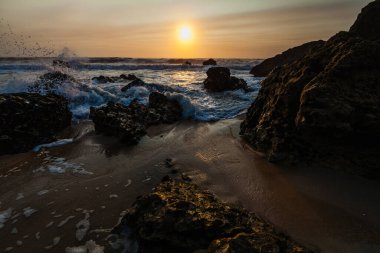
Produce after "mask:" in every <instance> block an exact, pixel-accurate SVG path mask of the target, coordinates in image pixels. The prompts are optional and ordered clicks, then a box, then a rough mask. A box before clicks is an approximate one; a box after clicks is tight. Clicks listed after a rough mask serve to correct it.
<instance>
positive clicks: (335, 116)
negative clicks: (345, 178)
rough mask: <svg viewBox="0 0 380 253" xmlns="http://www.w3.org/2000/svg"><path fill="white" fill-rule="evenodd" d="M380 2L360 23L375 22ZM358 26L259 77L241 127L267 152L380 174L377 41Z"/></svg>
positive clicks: (379, 43) (379, 56)
mask: <svg viewBox="0 0 380 253" xmlns="http://www.w3.org/2000/svg"><path fill="white" fill-rule="evenodd" d="M379 6H380V1H379V0H377V1H375V2H373V3H371V4H370V5H368V7H366V8H365V9H364V10H363V12H362V14H361V15H360V16H359V19H360V22H359V23H365V24H371V21H372V20H373V17H374V14H373V12H374V11H375V12H376V14H377V16H376V15H375V16H376V17H379V16H380V11H379V10H380V9H379ZM371 9H372V10H371ZM366 13H371V15H370V16H369V17H368V19H367V17H366ZM368 22H369V23H368ZM355 24H357V23H355ZM354 26H356V27H357V28H355V29H352V30H355V33H352V32H340V33H338V34H336V35H335V36H333V37H332V38H330V39H329V40H328V41H327V42H326V43H325V44H324V45H323V46H322V47H317V48H315V49H314V50H312V51H311V52H309V53H308V54H307V55H305V56H304V57H302V58H301V59H299V60H298V61H295V62H293V63H291V64H288V65H284V66H282V67H280V68H278V69H275V70H274V71H273V72H272V73H271V74H270V75H269V76H268V77H267V79H266V80H264V81H263V82H262V88H261V90H260V93H259V95H258V97H257V99H256V101H255V102H254V103H253V104H252V106H251V107H250V108H249V110H248V112H247V116H246V120H245V121H244V122H243V123H242V125H241V134H242V135H243V136H244V138H245V139H246V140H248V142H249V143H251V144H252V145H253V146H254V147H255V148H257V149H258V150H260V151H263V152H265V153H266V154H267V156H268V158H269V160H272V161H278V160H292V161H298V160H314V161H320V162H323V163H324V164H326V165H328V166H330V167H334V168H338V169H341V170H342V169H343V170H348V171H350V172H355V173H358V174H361V175H365V176H369V177H378V176H380V170H379V164H380V144H379V141H378V140H380V71H379V70H380V41H379V40H371V39H370V38H372V37H371V36H368V34H367V32H366V31H365V32H364V31H363V33H364V34H365V36H364V37H361V36H360V34H362V31H361V30H360V29H359V27H360V26H359V25H354ZM373 27H378V24H373ZM376 34H380V30H378V31H376Z"/></svg>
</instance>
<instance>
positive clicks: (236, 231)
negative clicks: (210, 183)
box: [113, 180, 311, 253]
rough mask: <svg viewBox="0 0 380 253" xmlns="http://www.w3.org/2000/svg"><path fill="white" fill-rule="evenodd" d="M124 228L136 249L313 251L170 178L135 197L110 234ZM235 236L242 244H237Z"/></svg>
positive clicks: (249, 215)
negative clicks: (136, 244)
mask: <svg viewBox="0 0 380 253" xmlns="http://www.w3.org/2000/svg"><path fill="white" fill-rule="evenodd" d="M125 231H129V233H130V234H129V237H130V238H129V239H132V240H136V241H137V242H138V244H139V245H138V251H137V252H138V253H148V252H149V253H164V252H165V253H167V252H169V253H170V252H173V253H174V252H183V253H191V252H195V251H198V250H199V251H200V250H204V251H202V252H210V253H217V252H226V253H227V252H239V253H251V252H284V253H286V252H292V253H296V252H297V253H302V252H311V251H309V250H307V249H306V248H304V247H302V246H300V245H299V244H297V243H295V242H294V241H292V240H291V239H289V238H288V237H287V236H285V235H283V234H281V233H277V232H276V231H275V229H274V228H273V227H272V226H271V225H270V224H268V223H267V222H265V221H263V220H261V219H259V218H258V217H256V216H255V215H254V214H252V213H249V212H248V211H246V210H244V209H242V208H238V207H233V206H229V205H227V204H225V203H222V202H221V201H219V200H218V199H216V198H215V197H214V195H213V194H211V193H210V192H208V191H205V190H202V189H200V188H199V187H197V186H196V185H194V184H189V183H183V182H177V181H172V180H166V181H165V182H162V183H161V184H159V185H158V186H157V187H156V188H155V189H154V191H153V192H152V193H150V194H148V195H145V196H143V197H140V198H138V199H137V200H136V202H135V203H134V205H133V206H132V207H131V208H130V209H128V210H127V212H126V214H125V216H124V217H123V219H122V221H121V223H120V224H119V225H118V226H117V227H116V228H115V229H114V231H113V232H114V233H117V234H122V233H124V232H125ZM243 235H244V236H245V237H246V238H243ZM238 240H240V241H242V240H246V243H244V245H242V244H243V243H242V242H241V243H240V245H241V246H238V243H237V242H238ZM207 249H208V250H207ZM234 250H235V251H234Z"/></svg>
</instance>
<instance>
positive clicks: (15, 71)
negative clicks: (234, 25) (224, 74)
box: [0, 58, 261, 121]
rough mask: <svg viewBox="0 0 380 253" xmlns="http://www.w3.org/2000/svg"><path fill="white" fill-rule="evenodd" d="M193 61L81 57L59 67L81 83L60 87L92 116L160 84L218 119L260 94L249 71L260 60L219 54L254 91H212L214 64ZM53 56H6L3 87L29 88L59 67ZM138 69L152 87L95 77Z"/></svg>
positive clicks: (207, 117)
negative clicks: (208, 81)
mask: <svg viewBox="0 0 380 253" xmlns="http://www.w3.org/2000/svg"><path fill="white" fill-rule="evenodd" d="M190 61H191V62H192V66H183V65H182V63H181V61H175V62H174V63H173V61H172V62H171V63H169V59H128V58H123V59H120V58H119V59H114V58H100V59H99V58H90V59H85V58H77V59H74V60H71V61H70V64H71V66H72V68H70V69H67V68H64V69H59V70H60V71H63V72H65V73H68V74H70V75H72V76H73V77H75V78H76V80H77V81H78V82H77V83H67V84H64V85H63V86H62V87H59V88H58V89H57V90H55V91H54V92H55V93H57V94H60V95H63V96H65V97H66V98H67V99H68V100H69V101H70V110H71V111H72V112H73V115H74V118H76V119H86V118H88V114H89V108H90V107H91V106H102V105H104V104H106V103H107V102H109V101H114V102H120V103H123V104H125V105H128V104H129V103H130V102H131V101H132V100H134V99H137V100H139V101H140V102H141V103H144V104H146V103H147V102H148V97H149V94H150V92H152V91H154V90H157V91H160V92H164V93H166V95H168V96H170V97H171V98H172V99H176V100H178V101H179V102H180V103H181V105H182V107H183V109H184V111H183V117H184V118H192V119H195V120H199V121H215V120H220V119H228V118H233V117H235V116H237V115H239V114H241V113H243V112H245V110H246V109H247V108H248V107H249V106H250V104H251V103H252V102H253V101H254V99H255V98H256V96H257V93H258V90H259V87H260V84H259V82H260V81H261V79H259V78H255V77H253V76H252V75H250V74H249V70H250V69H251V67H252V66H254V65H256V64H258V63H259V62H260V60H228V59H219V60H218V64H219V66H225V67H228V68H230V69H231V74H232V75H234V76H236V77H239V78H243V79H244V80H245V81H246V82H247V84H248V86H249V88H250V91H249V92H247V93H246V92H244V91H242V90H236V91H226V92H218V93H208V92H206V91H205V89H204V87H203V81H204V80H205V78H206V71H207V69H208V68H209V67H208V66H202V61H203V60H202V59H194V60H190ZM51 63H52V59H41V58H35V59H17V60H15V59H0V93H12V92H23V91H27V88H28V86H29V85H31V84H33V83H34V82H35V81H36V80H37V79H38V77H39V76H40V75H42V74H44V73H47V72H49V71H52V70H57V69H53V67H52V66H51ZM121 74H127V75H128V74H134V75H136V76H137V77H139V78H141V79H142V80H143V81H145V82H146V83H148V84H150V86H148V87H133V88H131V89H129V90H128V91H127V92H122V91H121V88H122V87H124V86H125V85H127V84H128V83H129V81H120V82H116V83H106V84H98V83H96V82H95V81H93V80H91V79H92V78H93V77H96V76H99V75H104V76H120V75H121Z"/></svg>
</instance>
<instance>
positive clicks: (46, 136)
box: [0, 93, 71, 154]
mask: <svg viewBox="0 0 380 253" xmlns="http://www.w3.org/2000/svg"><path fill="white" fill-rule="evenodd" d="M70 124H71V112H70V111H69V109H68V102H67V101H66V99H65V98H63V97H61V96H58V95H54V94H49V95H47V96H42V95H39V94H34V93H13V94H1V95H0V154H14V153H19V152H25V151H28V150H30V149H32V148H33V147H35V146H36V145H39V144H42V143H48V142H51V141H54V140H55V138H54V135H55V134H57V133H58V132H60V131H61V130H63V129H64V128H66V127H67V126H70Z"/></svg>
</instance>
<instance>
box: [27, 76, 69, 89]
mask: <svg viewBox="0 0 380 253" xmlns="http://www.w3.org/2000/svg"><path fill="white" fill-rule="evenodd" d="M74 82H76V80H75V78H74V77H72V76H70V75H68V74H65V73H62V72H60V71H55V72H49V73H46V74H43V75H42V76H40V77H39V79H38V80H37V81H36V82H35V83H34V84H33V85H31V86H29V87H28V91H29V92H50V91H52V90H54V89H57V88H58V87H60V86H62V85H63V84H64V83H74Z"/></svg>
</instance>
